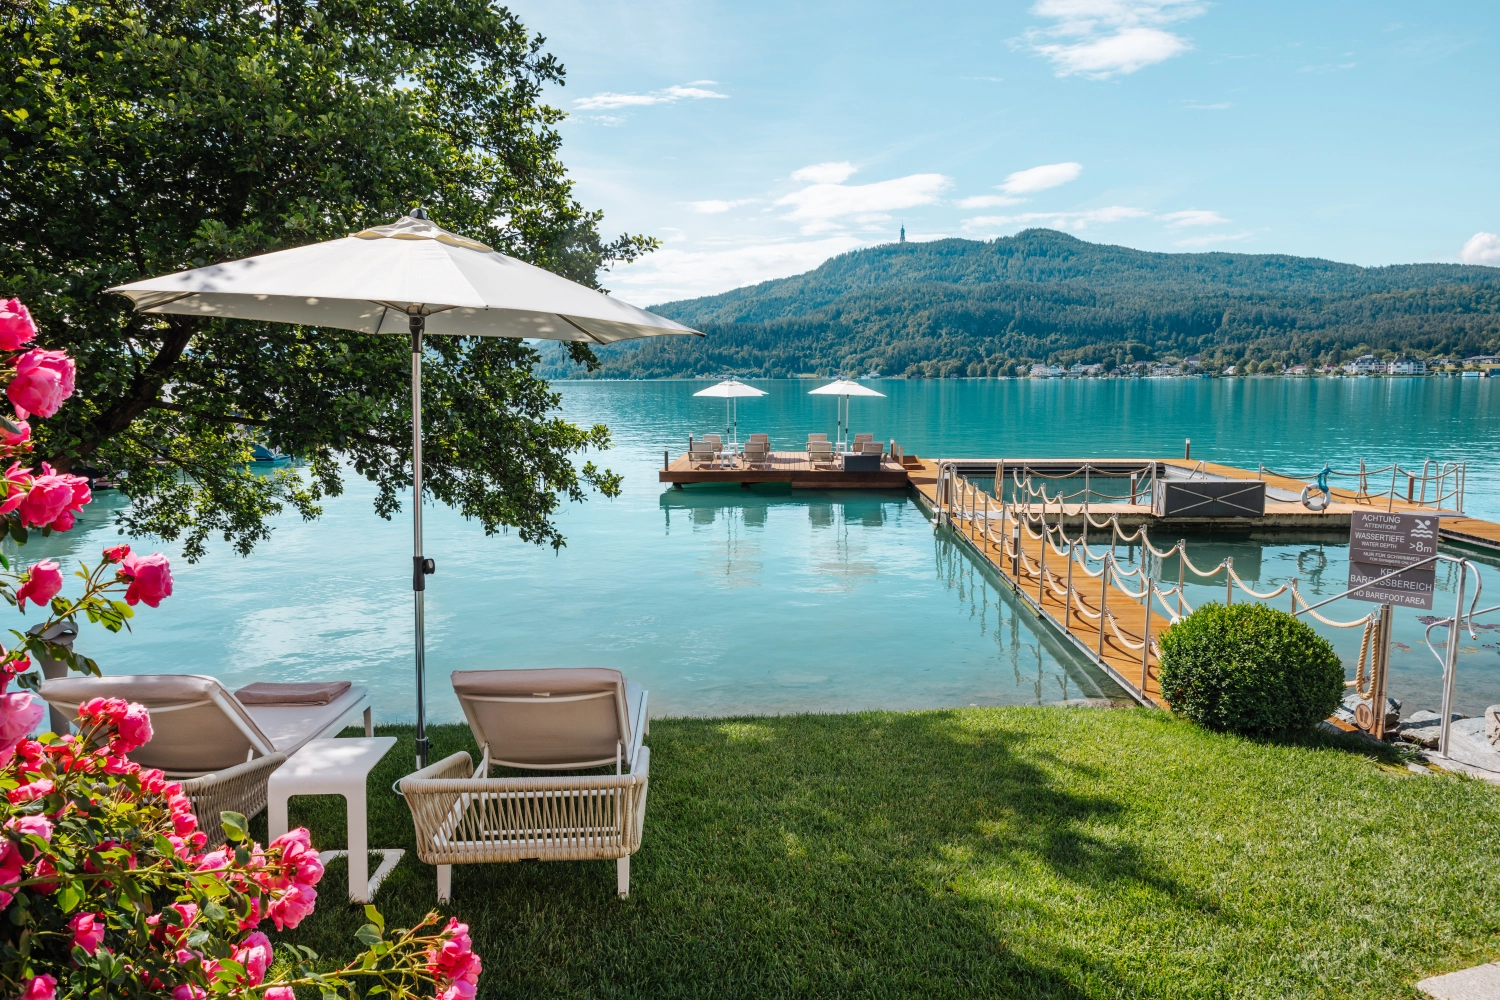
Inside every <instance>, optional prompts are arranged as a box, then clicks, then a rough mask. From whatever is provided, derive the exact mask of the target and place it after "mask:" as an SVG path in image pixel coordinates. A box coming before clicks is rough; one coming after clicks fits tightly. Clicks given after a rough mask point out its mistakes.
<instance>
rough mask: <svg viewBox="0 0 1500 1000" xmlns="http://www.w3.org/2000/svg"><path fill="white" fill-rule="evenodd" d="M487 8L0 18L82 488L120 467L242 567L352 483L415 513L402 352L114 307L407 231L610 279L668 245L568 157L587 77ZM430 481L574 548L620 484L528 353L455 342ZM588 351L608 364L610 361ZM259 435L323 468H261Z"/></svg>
mask: <svg viewBox="0 0 1500 1000" xmlns="http://www.w3.org/2000/svg"><path fill="white" fill-rule="evenodd" d="M543 45H544V40H543V39H542V38H540V37H538V36H535V35H532V34H530V33H528V32H527V31H526V29H525V28H524V26H523V25H522V24H521V23H520V22H519V21H518V20H517V19H516V18H515V17H514V16H513V15H511V14H510V13H509V12H507V11H505V10H504V9H503V8H499V7H497V6H494V5H492V4H490V3H487V2H484V0H409V2H401V0H320V2H309V0H279V2H252V0H238V2H237V0H153V2H149V3H148V2H144V0H116V2H93V3H89V2H77V3H72V4H67V5H63V4H57V3H53V2H51V0H21V2H17V3H12V4H6V5H4V6H3V7H0V61H3V66H0V69H3V71H4V72H3V73H0V161H3V168H4V169H3V170H0V202H3V203H4V205H5V211H4V212H0V290H3V291H4V292H5V293H6V294H13V295H19V296H21V297H22V298H24V299H26V300H27V301H28V302H29V303H30V304H31V308H32V310H33V312H34V314H35V316H36V318H37V320H38V322H39V324H40V325H41V327H42V331H43V333H42V342H43V343H45V344H47V345H48V346H60V347H66V348H67V349H68V350H69V351H70V352H71V353H72V354H73V355H74V356H75V357H76V358H77V359H78V366H79V373H80V374H79V394H80V397H81V398H80V399H79V400H78V401H77V403H76V404H75V405H73V406H70V407H69V409H68V411H67V413H66V414H65V415H64V416H63V417H60V418H59V419H58V420H55V421H53V422H52V423H50V424H49V425H48V426H47V427H46V428H45V430H44V432H43V433H42V434H41V435H40V436H39V442H40V447H39V449H38V450H39V452H40V453H41V454H44V455H46V456H48V457H49V459H50V461H51V462H52V464H53V465H54V466H56V467H58V468H59V469H63V470H67V469H71V468H75V467H81V466H87V467H92V468H93V469H96V470H98V471H99V472H101V473H103V474H105V475H108V476H112V477H118V478H121V479H122V481H123V489H124V490H125V492H126V493H127V494H128V495H129V496H130V498H131V500H132V501H133V503H132V505H131V506H130V508H129V509H128V510H127V512H126V513H125V514H124V515H123V520H124V524H125V526H126V527H128V528H129V529H130V530H132V531H135V532H144V533H152V534H157V535H161V536H164V537H166V538H168V539H175V538H178V537H183V538H184V539H185V541H186V550H187V554H188V556H189V558H196V557H197V556H199V555H201V553H202V552H203V551H204V546H205V544H206V541H207V539H208V538H209V537H210V536H211V535H212V534H215V533H220V534H222V535H223V536H224V538H225V539H226V540H230V541H232V542H233V543H234V545H235V546H236V547H237V548H238V549H239V550H240V551H242V552H246V551H248V550H249V549H250V548H251V547H252V546H253V545H254V544H255V542H256V541H258V540H260V539H262V538H264V537H265V536H266V534H267V532H268V527H267V519H268V518H269V517H270V516H272V515H273V514H275V513H277V512H279V511H280V510H282V509H283V506H284V505H287V504H290V505H291V506H292V507H293V508H295V509H296V510H298V511H300V512H301V513H302V514H303V515H304V516H307V517H311V516H314V515H315V514H316V513H317V511H318V507H317V501H318V500H319V498H320V497H321V496H322V495H324V494H336V493H338V492H339V491H340V489H341V484H342V480H341V475H342V472H343V470H344V469H346V468H348V467H351V466H352V468H353V469H355V470H357V472H358V473H359V474H362V475H365V476H367V477H369V478H370V479H371V480H373V481H374V482H375V483H377V484H378V486H379V499H378V501H377V507H378V509H379V511H380V513H382V514H383V515H385V516H390V515H391V514H392V513H393V512H394V511H396V510H397V509H398V507H399V501H398V495H399V492H400V491H401V490H402V489H403V488H407V489H409V488H410V483H411V476H410V471H409V469H410V463H411V443H410V432H409V430H408V429H407V428H408V427H409V422H410V415H411V414H410V409H411V406H410V392H409V389H408V388H407V386H408V373H409V366H410V354H409V346H408V343H407V341H406V340H405V339H404V338H401V337H373V336H365V335H359V334H351V333H346V332H336V331H325V330H317V329H310V328H301V327H285V326H278V325H274V324H257V323H250V322H244V321H222V320H199V319H192V318H187V317H176V316H172V317H156V316H145V315H139V314H135V313H133V312H131V311H130V309H129V303H128V302H127V301H126V300H125V299H123V298H121V297H118V296H112V295H106V294H103V289H105V288H107V287H110V286H112V285H115V284H120V283H123V282H126V281H130V280H134V279H137V278H140V277H144V276H148V275H154V274H162V273H167V272H171V271H176V270H181V269H184V268H189V267H195V266H202V265H204V264H208V263H212V262H215V261H222V260H227V259H233V258H237V257H242V256H246V255H249V254H254V253H260V252H266V251H270V250H275V249H280V248H284V247H289V246H296V245H300V244H304V243H310V242H314V241H317V240H323V239H328V238H332V237H337V236H342V235H345V234H347V233H349V232H352V231H357V230H358V229H360V228H364V227H366V226H369V225H377V224H382V223H387V222H390V221H391V220H392V219H394V218H396V217H397V216H399V215H401V214H403V213H404V212H405V211H407V210H409V209H410V208H412V207H413V206H416V205H418V204H421V205H423V206H425V207H426V209H427V211H428V213H429V214H430V216H431V217H432V218H433V219H434V220H435V221H437V222H438V223H440V224H441V225H443V226H444V227H445V228H448V229H452V230H454V231H457V232H461V233H463V234H465V235H467V236H471V237H473V238H475V239H478V240H480V241H482V242H484V243H486V244H488V245H490V246H493V247H496V248H497V249H501V250H503V251H504V252H506V253H509V254H511V255H513V256H516V257H518V258H521V259H523V260H526V261H529V262H530V263H533V264H537V265H539V266H542V267H545V268H548V269H549V270H552V271H555V272H557V273H559V274H563V275H565V276H567V277H569V278H572V279H573V280H575V281H580V282H583V283H584V284H588V285H592V286H595V287H597V285H596V275H597V273H598V271H599V269H600V268H601V267H605V266H608V265H609V264H610V263H612V262H615V261H621V260H629V259H632V258H633V257H635V256H636V255H638V254H640V253H642V252H645V251H648V250H650V249H651V248H652V247H653V246H654V245H655V242H654V241H653V240H650V239H647V238H643V237H636V236H622V237H620V238H618V239H616V240H614V241H606V240H604V239H603V238H602V237H601V236H600V233H599V224H600V221H601V218H600V215H599V213H597V212H590V211H587V210H585V209H584V208H583V206H581V205H580V204H579V203H578V202H577V201H576V200H575V199H574V197H573V195H572V189H571V184H570V182H569V181H568V179H567V177H566V174H565V172H564V169H563V166H562V164H561V162H560V160H559V158H558V151H559V143H560V139H559V136H558V133H557V131H556V128H555V126H556V124H557V122H558V121H559V120H560V119H561V117H562V113H561V112H559V111H557V110H555V109H553V108H550V107H548V106H546V105H545V104H544V103H542V99H541V91H542V88H543V87H544V86H545V85H547V84H549V83H561V82H562V81H563V69H562V67H561V66H560V65H559V64H558V62H557V60H556V59H555V58H554V57H553V56H551V55H550V54H548V53H547V52H546V51H545V50H544V47H543ZM428 343H429V347H430V349H429V352H428V355H427V360H428V362H429V367H428V370H427V373H426V376H425V382H426V388H427V390H428V394H427V396H426V399H427V400H428V405H427V406H426V408H425V410H424V425H425V426H424V430H425V432H426V433H425V435H424V448H425V453H424V460H425V461H424V467H423V471H424V476H425V485H426V486H427V487H428V488H429V489H430V490H431V493H432V495H433V496H435V497H436V498H437V499H439V500H442V501H444V502H447V503H450V504H453V505H454V506H456V507H458V508H459V509H460V510H462V511H463V512H464V513H465V514H466V515H469V516H473V517H477V518H478V519H479V520H480V521H481V522H482V523H483V525H484V527H485V529H486V530H487V531H497V530H500V529H501V528H503V527H507V526H509V527H515V528H517V529H518V530H519V533H520V535H521V537H522V538H524V539H527V540H530V541H536V542H549V543H551V544H553V545H560V544H562V541H563V539H562V537H561V536H560V535H559V534H558V533H557V531H556V529H555V528H554V527H553V524H552V520H551V514H552V513H553V512H554V511H555V509H556V507H557V505H558V503H559V502H560V500H561V498H564V497H566V498H570V499H582V498H583V497H584V495H585V493H586V491H587V489H588V488H590V487H594V488H598V489H600V490H601V491H603V492H604V493H606V494H612V493H614V492H615V491H617V489H618V478H617V477H615V476H613V475H612V474H610V473H608V472H607V471H603V470H600V469H598V468H596V467H595V466H594V465H593V464H592V463H584V464H583V465H582V466H581V467H580V466H575V464H574V463H573V461H572V460H571V458H570V456H571V455H573V454H575V453H577V452H580V451H584V450H586V449H589V448H602V447H604V446H606V445H607V444H608V431H607V430H606V429H605V428H604V427H602V426H594V427H592V428H584V427H577V426H574V425H572V424H569V423H567V422H565V421H563V420H561V419H558V418H557V417H556V416H555V414H554V411H555V408H556V405H557V397H556V396H555V395H553V394H551V393H549V392H548V391H547V387H546V385H545V383H543V382H540V381H539V380H538V379H537V378H536V377H535V376H534V375H533V374H532V367H533V365H534V363H535V361H536V358H537V354H536V352H535V351H534V350H532V349H531V348H529V347H527V346H526V345H525V344H524V343H521V342H513V341H498V342H497V341H487V342H478V341H474V340H455V339H445V338H437V337H434V338H429V340H428ZM568 355H569V357H570V359H571V360H572V361H574V362H577V363H584V364H591V363H593V361H594V359H593V356H592V355H591V354H590V353H589V351H588V350H587V348H586V347H583V346H582V345H579V346H577V347H571V349H570V350H569V352H568ZM252 435H253V436H254V437H255V438H256V439H258V440H261V441H263V442H265V443H267V444H269V445H271V446H274V447H276V448H279V449H281V450H283V451H286V452H290V453H294V454H297V455H301V456H304V457H306V458H307V459H308V460H309V472H310V476H309V477H308V478H307V479H305V480H304V479H303V478H302V477H301V476H299V475H297V474H295V473H291V472H283V473H281V474H279V475H275V476H262V475H256V474H254V473H252V472H250V471H249V470H248V469H247V467H246V461H247V460H248V458H249V441H250V437H251V436H252Z"/></svg>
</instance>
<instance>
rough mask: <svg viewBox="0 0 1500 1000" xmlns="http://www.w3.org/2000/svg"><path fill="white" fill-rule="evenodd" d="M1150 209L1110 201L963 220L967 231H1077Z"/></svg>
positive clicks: (979, 216) (1133, 216)
mask: <svg viewBox="0 0 1500 1000" xmlns="http://www.w3.org/2000/svg"><path fill="white" fill-rule="evenodd" d="M1149 214H1150V213H1149V212H1147V211H1145V210H1144V209H1140V208H1129V207H1127V206H1125V205H1110V206H1109V207H1108V208H1091V209H1087V210H1085V211H1081V212H1023V213H1021V214H1020V215H978V216H975V217H974V218H972V219H965V220H964V221H963V228H964V231H965V232H969V233H992V232H1000V231H1008V230H1014V229H1024V228H1026V227H1028V226H1034V225H1039V226H1045V227H1047V228H1050V229H1072V230H1074V231H1075V232H1078V231H1081V230H1084V229H1087V228H1089V226H1092V225H1095V224H1108V223H1111V222H1123V221H1124V220H1126V219H1139V218H1142V217H1144V216H1146V215H1149Z"/></svg>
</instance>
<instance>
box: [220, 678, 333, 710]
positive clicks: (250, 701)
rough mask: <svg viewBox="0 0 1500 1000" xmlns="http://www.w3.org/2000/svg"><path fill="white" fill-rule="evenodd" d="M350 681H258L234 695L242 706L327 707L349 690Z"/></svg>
mask: <svg viewBox="0 0 1500 1000" xmlns="http://www.w3.org/2000/svg"><path fill="white" fill-rule="evenodd" d="M350 686H351V685H350V684H349V682H348V681H308V682H302V683H293V684H271V683H267V682H266V681H256V682H255V683H254V684H246V685H245V686H244V687H242V688H240V689H239V690H238V691H236V692H235V693H234V696H235V697H236V698H238V699H239V700H240V704H241V705H326V704H328V703H329V702H331V701H333V700H334V699H335V698H337V697H338V696H339V695H341V694H343V693H344V692H345V691H347V690H349V688H350Z"/></svg>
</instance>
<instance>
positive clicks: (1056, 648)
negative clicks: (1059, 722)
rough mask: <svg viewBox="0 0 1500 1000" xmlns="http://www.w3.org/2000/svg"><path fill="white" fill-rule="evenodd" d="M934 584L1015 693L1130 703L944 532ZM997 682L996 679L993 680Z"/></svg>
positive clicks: (1039, 700)
mask: <svg viewBox="0 0 1500 1000" xmlns="http://www.w3.org/2000/svg"><path fill="white" fill-rule="evenodd" d="M933 554H934V560H935V563H936V569H937V578H938V581H939V582H940V583H941V584H942V585H943V587H944V588H945V589H947V590H948V591H949V592H951V593H952V594H953V595H954V596H955V597H957V598H958V601H959V603H960V605H962V606H963V607H964V608H965V609H966V610H967V612H968V620H969V621H970V623H972V625H973V626H974V627H976V628H977V629H978V631H979V634H980V635H982V636H984V637H986V638H987V639H989V641H991V642H992V643H993V644H994V646H995V659H996V663H997V664H998V665H1001V666H1002V667H1004V668H1009V669H1008V670H1006V671H1005V672H1006V673H1009V675H1010V676H1011V678H1012V679H1013V682H1014V685H1015V686H1014V690H1013V692H1012V694H1014V693H1022V694H1024V696H1025V700H1027V701H1030V702H1032V703H1033V704H1044V703H1047V702H1058V701H1075V700H1079V699H1086V700H1104V701H1111V702H1117V701H1128V700H1129V699H1128V696H1127V695H1126V694H1125V692H1124V691H1122V690H1121V689H1120V687H1119V685H1117V684H1115V682H1114V681H1112V680H1110V679H1109V677H1108V676H1107V675H1106V674H1104V673H1103V672H1102V671H1100V670H1098V669H1097V668H1095V667H1094V666H1093V665H1092V664H1091V663H1089V662H1088V661H1087V660H1085V659H1084V658H1083V657H1081V656H1079V655H1078V654H1077V653H1076V652H1074V651H1073V650H1072V649H1070V648H1069V647H1068V646H1067V644H1066V643H1065V642H1064V640H1062V639H1061V638H1059V636H1058V635H1057V633H1056V632H1054V631H1053V630H1052V629H1051V628H1050V627H1046V626H1041V625H1039V624H1038V622H1037V620H1036V618H1035V617H1034V616H1033V615H1032V614H1031V612H1030V611H1028V610H1027V609H1026V608H1024V607H1022V606H1021V604H1020V603H1019V602H1018V601H1017V600H1016V598H1015V597H1014V596H1013V595H1012V594H1011V593H1010V589H1009V588H1008V587H1006V586H1005V585H1004V584H1002V583H1001V582H1000V579H999V577H998V576H996V575H995V573H994V571H993V570H991V569H990V568H989V567H987V566H984V565H982V564H981V563H979V562H978V561H976V560H975V559H974V558H973V557H972V556H971V554H970V551H969V549H968V548H967V547H966V546H964V545H961V544H959V542H958V539H957V536H955V535H954V534H953V532H952V531H950V530H948V529H947V528H944V529H941V530H939V531H938V532H936V533H935V535H934V539H933ZM997 679H998V678H997Z"/></svg>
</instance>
